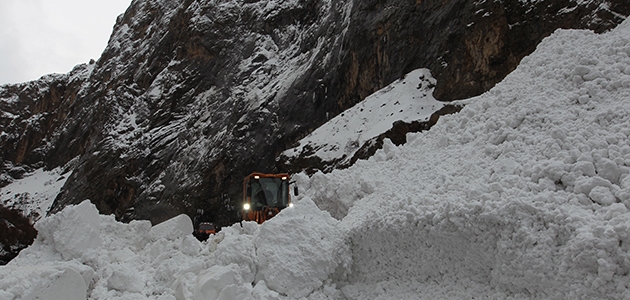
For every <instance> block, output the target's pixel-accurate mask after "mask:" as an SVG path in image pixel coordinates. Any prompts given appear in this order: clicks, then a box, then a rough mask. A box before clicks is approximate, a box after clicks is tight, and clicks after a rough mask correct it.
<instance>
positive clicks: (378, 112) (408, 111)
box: [283, 69, 444, 163]
mask: <svg viewBox="0 0 630 300" xmlns="http://www.w3.org/2000/svg"><path fill="white" fill-rule="evenodd" d="M435 82H436V81H435V79H434V78H433V76H431V72H430V71H429V70H428V69H418V70H414V71H412V72H410V73H409V74H407V75H405V77H404V78H402V79H399V80H397V81H395V82H393V83H391V84H390V85H388V86H386V87H384V88H383V89H381V90H379V91H377V92H376V93H374V94H372V95H370V96H369V97H367V98H365V99H364V100H363V101H361V102H359V103H358V104H357V105H355V106H353V107H351V108H350V109H347V110H346V111H345V112H343V113H342V114H340V115H338V116H336V117H334V118H333V119H332V120H330V121H328V122H327V123H326V124H324V125H322V126H321V127H319V128H317V129H316V130H315V131H313V132H312V133H311V134H310V135H308V136H307V137H306V138H304V139H302V140H301V141H300V144H299V145H298V146H297V147H294V148H292V149H289V150H286V151H284V152H283V155H284V156H286V157H287V158H288V159H295V158H296V157H299V156H300V155H302V156H303V157H306V158H308V157H312V156H316V157H319V158H320V159H321V160H322V161H324V162H330V161H334V160H337V161H341V163H343V162H347V161H349V160H350V159H351V158H352V157H353V156H354V154H355V153H356V151H357V150H359V148H360V147H362V146H363V145H365V143H366V142H368V141H370V140H371V139H373V138H375V137H377V136H378V135H380V134H382V133H384V132H386V131H387V130H389V129H390V128H392V124H393V123H394V122H397V121H402V122H407V123H411V122H413V121H428V120H429V118H430V117H431V115H432V114H433V113H434V112H436V111H438V110H439V109H440V108H442V107H443V106H444V102H440V101H437V100H435V98H433V90H434V88H435Z"/></svg>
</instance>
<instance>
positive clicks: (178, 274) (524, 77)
mask: <svg viewBox="0 0 630 300" xmlns="http://www.w3.org/2000/svg"><path fill="white" fill-rule="evenodd" d="M629 136H630V21H625V22H624V23H623V24H622V25H620V26H619V27H618V28H616V29H615V30H613V31H612V32H609V33H606V34H603V35H596V34H594V33H591V32H587V31H576V30H561V31H558V32H556V33H555V34H553V35H552V36H551V37H549V38H547V39H545V40H544V41H543V43H542V44H540V45H539V46H538V49H537V50H536V52H534V53H533V54H532V55H530V56H529V57H527V58H526V59H524V60H523V62H522V63H521V65H520V66H519V67H518V69H517V70H516V71H514V72H513V73H512V74H511V75H509V76H508V77H507V78H506V79H505V80H504V81H503V82H501V83H500V84H499V85H497V86H496V87H495V88H493V89H492V90H491V91H490V92H488V93H486V94H484V95H481V96H479V97H476V98H473V99H470V103H469V104H468V105H467V106H466V107H465V108H464V109H463V110H462V111H461V112H460V113H459V114H456V115H451V116H446V117H443V118H442V119H440V122H439V123H438V124H437V125H436V126H434V127H433V128H432V129H431V130H430V131H428V132H425V133H418V134H409V136H408V142H407V144H405V145H404V146H401V147H395V146H394V145H393V144H391V143H385V146H384V149H382V150H380V151H378V152H377V153H376V155H375V156H373V157H372V158H371V159H369V160H367V161H359V162H357V163H356V164H355V165H354V166H352V167H350V168H348V169H345V170H338V171H333V172H331V173H330V174H322V173H317V174H315V175H314V176H312V177H310V178H309V177H307V176H306V175H296V176H295V178H297V179H298V182H299V184H300V187H301V189H302V191H303V192H302V194H301V195H302V196H300V198H299V199H297V200H298V201H297V203H296V205H295V206H294V207H293V208H291V209H286V210H284V211H283V212H281V213H280V214H279V215H278V216H276V217H274V218H273V219H271V220H269V221H267V222H266V223H265V224H263V225H261V226H259V225H257V224H255V223H250V222H244V223H242V224H235V225H233V226H232V227H229V228H224V229H223V230H222V231H221V232H220V233H219V234H217V235H216V236H214V237H212V238H211V239H209V240H208V241H207V242H203V243H200V242H198V241H196V240H195V239H194V238H193V237H192V235H190V234H188V233H187V232H189V231H190V230H191V226H190V220H189V219H188V218H186V217H185V216H180V217H177V218H176V219H173V220H170V221H168V223H166V224H165V225H158V226H156V227H153V228H151V227H150V224H149V223H148V222H146V221H144V222H138V221H134V222H132V223H130V224H121V223H118V222H116V221H114V218H113V217H112V216H100V217H97V216H96V210H95V208H94V207H93V206H92V205H90V204H88V203H83V204H81V205H78V206H71V207H68V208H66V209H65V210H64V211H63V212H61V213H59V214H57V215H54V216H51V217H49V218H45V219H43V220H41V221H40V222H39V223H38V224H37V226H38V229H39V231H40V235H39V236H38V238H37V240H36V242H35V243H34V244H33V246H31V247H30V248H28V249H26V250H24V251H23V252H22V253H20V255H19V256H18V258H16V259H15V260H13V261H12V262H10V263H9V264H8V265H7V266H5V267H0V299H2V298H4V299H16V298H26V299H29V298H35V297H37V296H39V295H43V294H44V293H46V294H47V295H61V296H59V297H58V298H59V299H61V297H62V296H63V297H66V298H64V299H69V298H70V297H72V296H74V297H78V298H81V297H83V296H85V295H87V297H88V298H89V299H297V298H302V297H303V298H306V299H471V298H475V299H477V298H487V299H607V298H608V299H623V298H628V297H630V292H628V288H629V286H628V285H629V281H628V274H629V273H630V263H629V262H630V255H629V253H628V252H629V250H630V214H629V213H628V207H629V206H630V139H629ZM35 266H37V267H35ZM51 283H57V285H55V284H51ZM58 286H63V287H65V289H63V290H61V289H58ZM55 293H57V294H55ZM62 293H65V294H62Z"/></svg>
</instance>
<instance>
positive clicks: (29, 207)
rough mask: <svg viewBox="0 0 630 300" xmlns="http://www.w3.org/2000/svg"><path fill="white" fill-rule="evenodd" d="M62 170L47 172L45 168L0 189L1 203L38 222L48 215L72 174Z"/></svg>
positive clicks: (56, 169)
mask: <svg viewBox="0 0 630 300" xmlns="http://www.w3.org/2000/svg"><path fill="white" fill-rule="evenodd" d="M62 172H63V170H62V168H55V169H53V170H50V171H45V170H44V169H43V168H40V169H37V170H35V171H33V172H32V173H29V174H25V176H24V178H23V179H20V180H16V181H14V182H12V183H11V184H9V185H7V186H5V187H3V188H2V189H0V201H1V202H2V204H3V205H4V206H7V207H12V208H16V209H19V210H21V211H23V213H24V214H25V215H26V216H30V217H31V218H32V219H34V220H37V219H39V218H40V217H43V216H45V215H46V213H47V212H48V210H49V209H50V206H51V205H52V203H53V201H54V200H55V197H56V196H57V194H59V191H60V190H61V188H62V187H63V185H64V184H65V183H66V180H67V179H68V178H69V177H70V175H71V174H72V172H67V173H63V174H62Z"/></svg>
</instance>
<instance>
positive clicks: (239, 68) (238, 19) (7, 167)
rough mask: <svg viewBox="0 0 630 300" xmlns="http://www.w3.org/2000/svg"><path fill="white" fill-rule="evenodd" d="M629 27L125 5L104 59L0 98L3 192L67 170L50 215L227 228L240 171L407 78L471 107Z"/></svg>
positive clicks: (574, 16)
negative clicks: (424, 72) (545, 63)
mask: <svg viewBox="0 0 630 300" xmlns="http://www.w3.org/2000/svg"><path fill="white" fill-rule="evenodd" d="M628 14H630V4H628V3H627V1H625V0H590V1H582V0H495V1H487V0H481V1H466V0H415V1H412V0H370V1H337V0H327V1H316V0H294V1H278V2H276V1H256V0H232V1H201V0H180V1H163V0H134V1H133V2H132V4H131V6H130V7H129V9H128V10H127V11H126V12H125V13H124V14H123V15H121V16H120V17H119V18H118V20H117V22H116V25H115V27H114V30H113V33H112V36H111V38H110V41H109V44H108V46H107V48H106V49H105V50H104V52H103V54H102V56H101V57H100V59H99V60H98V61H96V62H91V63H90V64H85V65H79V66H77V67H76V68H75V69H74V70H73V71H72V72H70V73H68V74H66V75H49V76H45V77H42V78H41V79H40V80H37V81H33V82H28V83H24V84H18V85H5V86H1V87H0V111H1V112H2V114H1V116H0V132H2V133H1V134H0V144H1V146H0V151H1V152H0V153H1V154H2V159H3V161H4V166H3V167H2V175H1V176H2V177H1V178H0V179H1V180H0V182H1V183H3V184H6V183H7V182H10V181H11V180H12V178H15V177H19V176H21V175H20V174H23V173H24V170H28V169H29V168H38V167H47V168H53V167H57V166H66V168H67V169H68V170H71V171H73V172H72V175H71V176H70V178H69V179H68V181H67V182H66V184H65V186H64V189H63V192H62V193H61V194H60V195H59V196H58V198H57V199H56V201H55V204H54V207H53V211H58V210H60V209H61V208H62V207H63V206H65V205H67V204H71V203H79V202H81V201H82V200H84V199H91V200H92V202H93V203H95V204H96V206H97V207H98V209H99V210H100V211H101V212H102V213H105V214H110V213H113V214H115V215H116V216H117V217H118V218H120V219H127V220H128V219H133V218H139V219H150V220H152V221H153V222H154V223H155V222H160V221H162V220H165V219H166V218H169V217H171V216H174V215H176V214H178V213H182V212H183V213H187V214H189V215H190V216H193V217H195V216H196V217H198V219H205V220H212V221H214V222H217V223H219V224H222V225H225V224H229V223H231V222H233V221H235V220H236V210H235V207H236V206H237V205H238V204H239V202H240V201H239V198H240V193H241V180H242V178H243V177H244V176H245V175H246V174H248V173H249V172H252V171H262V172H277V171H284V170H285V168H287V166H284V165H283V164H282V162H277V161H276V157H277V156H278V155H279V153H281V152H282V151H283V150H285V149H287V148H289V147H290V146H291V145H294V144H295V142H296V141H297V140H298V139H300V138H302V137H304V136H305V135H307V134H308V133H309V132H311V131H312V130H314V129H315V128H317V127H318V126H319V125H321V124H323V123H324V122H326V120H327V119H328V118H330V117H332V116H335V115H337V114H339V113H340V112H342V111H344V110H345V109H347V108H349V107H351V106H352V105H354V104H356V103H357V102H359V101H360V100H362V99H363V98H365V97H366V96H368V95H370V94H371V93H373V92H375V91H376V90H378V89H379V88H381V87H383V86H385V85H387V84H389V83H390V82H392V81H394V80H395V79H397V78H400V77H401V76H403V75H404V74H406V73H408V72H409V71H411V70H414V69H416V68H422V67H424V68H429V69H431V71H432V73H433V75H434V76H435V77H436V79H437V86H436V89H435V92H434V96H435V97H436V98H437V99H439V100H443V101H449V100H454V99H462V98H467V97H471V96H474V95H478V94H480V93H482V92H484V91H486V90H488V89H489V88H491V87H492V86H493V85H494V84H496V83H497V82H498V81H500V80H501V79H502V78H503V77H504V76H505V75H506V74H508V73H509V72H510V71H511V70H513V69H514V68H515V67H516V65H517V64H518V63H519V62H520V60H521V59H522V58H523V57H524V56H525V55H527V54H529V53H531V52H532V51H533V50H534V48H535V47H536V45H537V43H538V42H540V41H541V40H542V39H543V38H544V37H546V36H547V35H549V34H550V33H551V32H553V31H554V30H555V29H557V28H589V29H592V30H595V31H597V32H602V31H605V30H607V29H610V28H613V27H614V26H616V25H617V24H618V23H620V22H621V21H622V20H623V19H625V17H626V16H627V15H628ZM420 127H422V126H420ZM398 134H400V133H398ZM403 134H404V133H403Z"/></svg>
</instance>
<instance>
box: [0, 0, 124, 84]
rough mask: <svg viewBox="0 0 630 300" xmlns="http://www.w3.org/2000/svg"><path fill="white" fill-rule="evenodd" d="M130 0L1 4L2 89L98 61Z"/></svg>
mask: <svg viewBox="0 0 630 300" xmlns="http://www.w3.org/2000/svg"><path fill="white" fill-rule="evenodd" d="M130 3H131V0H0V84H4V83H18V82H24V81H29V80H35V79H38V78H39V77H41V76H42V75H45V74H50V73H68V72H69V71H70V70H72V68H73V67H74V66H75V65H78V64H80V63H87V62H89V61H90V59H91V58H93V59H94V60H96V59H98V58H99V57H100V56H101V53H102V52H103V50H105V46H106V45H107V41H108V40H109V36H110V35H111V33H112V29H113V28H114V24H115V23H116V17H117V16H118V15H120V14H122V13H124V12H125V10H126V9H127V7H128V6H129V4H130Z"/></svg>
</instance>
